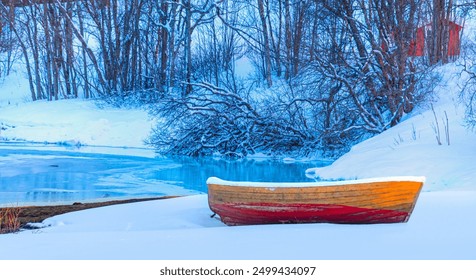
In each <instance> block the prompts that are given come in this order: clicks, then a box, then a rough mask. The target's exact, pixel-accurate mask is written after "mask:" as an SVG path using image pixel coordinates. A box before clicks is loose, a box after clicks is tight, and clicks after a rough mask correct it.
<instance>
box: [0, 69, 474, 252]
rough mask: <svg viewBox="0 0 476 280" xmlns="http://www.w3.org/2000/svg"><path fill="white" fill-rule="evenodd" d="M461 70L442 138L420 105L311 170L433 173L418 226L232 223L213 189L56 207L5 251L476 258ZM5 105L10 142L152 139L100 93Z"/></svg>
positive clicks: (445, 105) (131, 142)
mask: <svg viewBox="0 0 476 280" xmlns="http://www.w3.org/2000/svg"><path fill="white" fill-rule="evenodd" d="M451 78H452V77H451V76H447V77H446V79H448V80H446V81H443V83H442V84H446V85H447V87H446V88H444V87H443V88H441V89H440V95H442V94H443V93H444V94H445V96H443V97H444V98H441V99H440V100H439V101H438V102H437V103H436V104H435V113H436V115H437V119H438V122H439V126H440V131H441V135H442V136H441V140H442V145H438V144H437V141H436V139H435V132H434V130H433V127H435V125H436V122H435V118H434V115H433V112H432V111H431V110H428V111H426V110H420V113H415V114H413V115H412V116H407V117H406V120H405V121H404V122H403V123H401V124H400V125H398V126H397V127H395V128H392V129H390V130H388V131H387V132H385V133H383V134H381V135H379V136H376V137H374V138H372V139H369V140H367V141H365V142H363V143H361V144H359V145H356V146H355V147H354V148H353V149H352V150H351V151H350V152H349V153H348V154H346V155H344V156H343V157H342V158H340V159H339V160H337V161H336V162H335V163H334V164H332V165H331V166H328V167H325V168H319V169H311V170H308V176H318V177H320V178H324V179H355V178H366V177H373V176H378V177H382V176H400V175H411V176H426V177H427V181H426V182H427V183H426V185H425V186H424V190H423V193H422V194H421V195H420V198H419V200H418V203H417V205H416V208H415V210H414V212H413V215H412V217H411V219H410V221H409V222H408V223H405V224H387V225H332V224H305V225H304V224H303V225H266V226H241V227H227V226H225V225H223V224H222V223H221V222H220V221H218V220H217V219H213V218H210V214H211V212H210V210H209V209H208V204H207V198H206V196H205V195H197V196H189V197H183V198H177V199H170V200H162V201H149V202H143V203H136V204H128V205H117V206H110V207H104V208H99V209H92V210H86V211H80V212H75V213H69V214H64V215H61V216H56V217H53V218H50V219H48V220H46V221H44V223H43V224H42V226H44V228H41V229H39V230H34V231H24V232H20V233H17V234H9V235H1V236H0V259H334V260H342V259H347V260H349V259H350V260H355V259H410V260H414V259H431V260H434V259H445V260H446V259H458V260H461V259H470V260H474V259H476V238H475V236H476V219H475V218H474V213H476V185H475V184H474V182H476V164H475V163H476V149H474V146H475V143H476V134H475V133H473V132H469V131H468V130H467V129H466V128H465V126H464V122H463V120H462V118H463V108H462V106H459V105H457V103H455V102H454V100H453V99H452V98H451V97H453V96H456V87H455V84H454V82H453V81H452V80H450V79H451ZM6 103H7V102H3V103H2V104H3V105H2V108H0V122H1V123H2V125H3V126H4V127H6V130H3V131H2V132H1V137H3V138H4V139H7V140H14V139H23V140H28V141H37V142H41V141H49V142H62V141H73V143H76V142H80V143H82V144H88V145H104V146H134V147H143V146H141V145H142V144H141V143H142V142H141V139H142V138H143V137H145V136H146V135H147V133H145V131H147V128H149V127H150V125H151V123H150V122H149V121H148V117H147V115H146V114H145V112H140V111H121V110H117V109H107V110H97V108H95V106H94V103H92V102H90V101H61V105H62V106H59V105H60V103H47V102H35V103H33V104H32V103H22V102H20V103H14V102H10V105H7V104H6ZM62 108H63V109H64V110H67V111H66V112H64V111H61V110H62ZM55 110H60V111H55ZM445 112H446V114H447V115H448V120H449V121H448V124H449V131H450V134H449V135H450V145H448V144H447V143H446V140H445V133H444V128H443V123H444V121H443V119H442V118H443V117H444V116H445ZM52 113H53V114H52ZM99 116H100V117H99ZM79 119H81V120H82V121H79ZM131 131H134V132H133V133H131ZM303 172H305V170H303Z"/></svg>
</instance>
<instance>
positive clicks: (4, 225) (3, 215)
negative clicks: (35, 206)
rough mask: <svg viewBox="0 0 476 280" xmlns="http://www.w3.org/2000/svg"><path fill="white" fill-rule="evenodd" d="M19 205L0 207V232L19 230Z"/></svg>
mask: <svg viewBox="0 0 476 280" xmlns="http://www.w3.org/2000/svg"><path fill="white" fill-rule="evenodd" d="M21 210H22V208H21V207H9V208H2V209H0V234H2V233H12V232H17V231H19V230H20V219H19V217H20V213H21Z"/></svg>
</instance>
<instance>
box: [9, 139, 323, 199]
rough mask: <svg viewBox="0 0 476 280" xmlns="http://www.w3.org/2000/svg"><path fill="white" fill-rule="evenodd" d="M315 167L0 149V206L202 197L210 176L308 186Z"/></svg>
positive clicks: (266, 162) (242, 161) (253, 161)
mask: <svg viewBox="0 0 476 280" xmlns="http://www.w3.org/2000/svg"><path fill="white" fill-rule="evenodd" d="M322 164H323V163H320V162H305V163H301V162H292V163H285V162H283V161H272V160H241V161H225V160H216V159H211V158H199V159H193V158H186V157H183V158H177V159H166V158H148V157H137V156H117V155H110V154H97V153H84V152H78V151H50V150H34V149H11V148H9V149H4V148H2V147H0V205H3V206H14V205H25V204H26V205H33V204H55V203H72V202H76V201H82V202H84V201H92V200H108V199H123V198H132V197H133V198H140V197H151V196H163V195H187V194H194V193H205V192H206V191H207V187H206V184H205V181H206V179H207V178H208V177H210V176H217V177H221V178H223V179H228V180H250V181H251V180H252V181H287V182H293V181H309V179H308V178H306V176H305V170H306V169H307V168H309V167H315V166H319V165H322Z"/></svg>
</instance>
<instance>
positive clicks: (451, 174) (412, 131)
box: [307, 65, 476, 191]
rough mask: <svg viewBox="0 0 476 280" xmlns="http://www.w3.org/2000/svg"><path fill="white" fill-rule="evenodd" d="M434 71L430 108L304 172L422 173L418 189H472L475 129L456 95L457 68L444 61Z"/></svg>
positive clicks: (331, 175)
mask: <svg viewBox="0 0 476 280" xmlns="http://www.w3.org/2000/svg"><path fill="white" fill-rule="evenodd" d="M440 71H441V72H442V73H443V79H442V81H441V84H440V86H438V87H437V92H436V95H437V98H438V101H437V102H435V104H434V105H433V110H432V109H430V107H429V106H427V107H428V108H426V109H424V108H420V109H419V111H420V112H418V113H414V114H413V115H411V116H407V117H406V120H405V121H403V122H402V123H400V124H398V125H397V126H396V127H394V128H391V129H389V130H387V131H385V132H383V133H382V134H380V135H377V136H375V137H373V138H371V139H368V140H366V141H364V142H362V143H360V144H358V145H355V146H354V147H353V148H352V149H351V151H350V152H348V153H347V154H345V155H344V156H342V157H341V158H339V159H338V160H336V161H335V162H334V163H333V164H332V165H330V166H327V167H323V168H313V169H309V170H307V174H308V176H311V177H318V178H319V179H324V180H329V179H332V180H338V179H356V178H359V179H361V178H367V177H382V176H425V177H426V178H427V180H426V184H425V187H424V191H437V190H472V191H476V185H475V184H474V182H475V180H476V149H475V146H476V133H475V132H472V131H470V130H468V128H467V127H466V124H465V121H464V109H465V108H464V104H460V103H459V102H458V100H457V96H458V91H459V87H458V85H457V83H458V82H459V81H460V80H459V77H458V76H457V75H454V73H457V72H458V69H457V67H454V66H453V65H447V66H445V67H443V68H442V69H440ZM445 127H446V128H447V131H448V133H446V132H445V131H446V129H445ZM438 131H439V135H440V136H439V137H440V142H441V145H439V144H438V141H437V135H438ZM447 136H448V138H449V143H448V141H447Z"/></svg>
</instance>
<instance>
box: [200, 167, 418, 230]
mask: <svg viewBox="0 0 476 280" xmlns="http://www.w3.org/2000/svg"><path fill="white" fill-rule="evenodd" d="M424 181H425V178H424V177H409V176H407V177H387V178H373V179H365V180H350V181H335V182H311V183H260V182H231V181H225V180H221V179H219V178H216V177H211V178H209V179H208V180H207V185H208V204H209V206H210V209H211V210H212V211H213V212H214V213H216V214H218V215H219V216H220V218H221V220H222V221H223V222H224V223H225V224H227V225H253V224H277V223H341V224H374V223H399V222H407V221H408V219H409V218H410V215H411V213H412V211H413V208H414V207H415V204H416V201H417V199H418V195H419V193H420V191H421V189H422V187H423V183H424Z"/></svg>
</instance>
